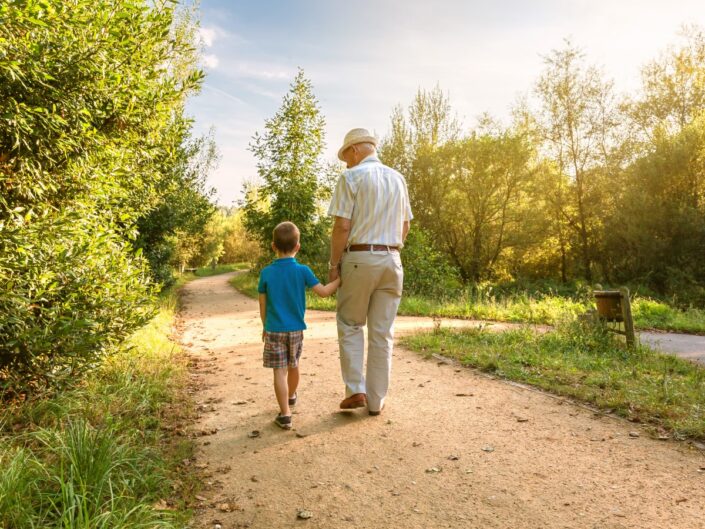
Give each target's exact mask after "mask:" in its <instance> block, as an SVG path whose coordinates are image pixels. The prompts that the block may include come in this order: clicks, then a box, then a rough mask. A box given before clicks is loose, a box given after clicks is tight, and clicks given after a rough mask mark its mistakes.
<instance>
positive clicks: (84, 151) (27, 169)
mask: <svg viewBox="0 0 705 529" xmlns="http://www.w3.org/2000/svg"><path fill="white" fill-rule="evenodd" d="M0 20H1V21H2V22H1V23H0V108H2V109H3V110H2V112H1V113H0V390H2V389H10V388H11V389H14V390H18V389H21V388H23V387H24V388H26V387H27V385H28V384H30V383H35V384H39V383H44V384H50V383H58V382H59V381H66V380H69V381H77V380H78V378H77V377H76V376H75V375H77V374H78V373H80V371H81V370H83V369H86V368H89V367H91V366H93V365H95V364H96V363H97V362H98V361H99V359H100V357H101V355H103V354H106V353H107V352H109V351H111V350H114V347H115V346H116V345H117V344H119V343H120V342H121V341H122V340H123V339H124V338H125V337H126V336H128V335H129V334H130V333H131V332H133V331H134V330H135V329H136V328H137V327H138V326H140V325H142V324H143V323H144V321H145V319H146V318H147V317H148V316H149V314H150V312H151V307H152V305H151V302H152V299H153V298H152V287H151V286H150V283H149V279H148V269H147V266H146V265H147V263H146V261H145V259H144V257H143V256H142V252H141V251H140V249H137V250H136V249H135V248H134V245H133V242H134V241H135V237H136V236H137V228H138V225H139V220H140V219H141V218H144V217H145V216H146V215H149V214H150V212H152V211H154V210H155V209H156V208H159V207H162V206H164V200H171V198H170V197H169V193H170V192H171V189H172V188H173V186H171V185H170V184H169V183H168V182H171V183H173V182H174V178H172V177H174V176H175V175H182V176H183V173H180V172H179V171H180V169H179V164H182V162H183V156H181V155H179V150H180V149H182V147H183V144H184V142H185V141H186V140H187V138H188V136H189V131H190V123H189V122H188V120H186V119H185V118H184V113H183V112H184V105H185V100H186V98H187V97H188V96H189V95H190V94H192V93H194V92H195V91H196V90H197V89H198V88H199V85H200V82H201V79H202V72H201V71H200V70H199V69H198V67H197V59H198V50H196V48H195V47H194V44H193V42H194V40H193V39H192V35H193V33H194V31H195V24H196V22H195V21H194V20H193V18H192V16H191V15H190V14H189V12H187V11H185V10H182V9H181V8H179V7H178V6H177V5H175V3H174V2H170V1H164V0H158V1H156V2H152V1H147V0H144V1H142V0H134V1H130V2H124V1H120V0H97V1H88V0H74V1H71V2H63V1H60V0H42V1H39V2H26V1H22V0H9V1H6V2H2V3H0ZM175 164H176V165H175ZM179 178H180V177H178V176H177V177H176V178H175V179H176V180H179ZM181 181H182V183H183V179H182V180H181ZM147 247H148V246H147V245H145V246H144V248H145V249H146V248H147ZM149 251H150V252H152V253H158V251H156V250H154V248H153V247H149Z"/></svg>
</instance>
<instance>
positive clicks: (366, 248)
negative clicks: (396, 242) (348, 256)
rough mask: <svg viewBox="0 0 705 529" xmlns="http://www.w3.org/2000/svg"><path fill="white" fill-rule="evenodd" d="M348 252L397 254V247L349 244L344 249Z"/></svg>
mask: <svg viewBox="0 0 705 529" xmlns="http://www.w3.org/2000/svg"><path fill="white" fill-rule="evenodd" d="M346 251H348V252H372V251H374V252H385V251H386V252H398V251H399V247H397V246H387V245H386V244H351V245H350V246H348V247H347V248H346Z"/></svg>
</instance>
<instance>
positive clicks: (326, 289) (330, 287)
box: [311, 277, 340, 298]
mask: <svg viewBox="0 0 705 529" xmlns="http://www.w3.org/2000/svg"><path fill="white" fill-rule="evenodd" d="M339 286H340V278H339V277H338V278H336V279H334V280H333V281H331V282H330V283H328V284H327V285H322V284H321V283H318V284H317V285H315V286H314V287H313V288H312V289H311V290H313V291H314V292H315V293H316V294H318V296H319V297H322V298H327V297H328V296H330V295H331V294H332V293H333V292H335V291H336V290H338V287H339Z"/></svg>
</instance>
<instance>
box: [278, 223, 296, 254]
mask: <svg viewBox="0 0 705 529" xmlns="http://www.w3.org/2000/svg"><path fill="white" fill-rule="evenodd" d="M299 237H300V234H299V228H297V227H296V224H294V223H293V222H280V223H279V224H277V227H276V228H274V231H273V232H272V241H273V242H274V246H275V247H276V249H277V250H279V251H280V252H282V253H291V252H292V251H293V250H294V248H296V245H297V244H299Z"/></svg>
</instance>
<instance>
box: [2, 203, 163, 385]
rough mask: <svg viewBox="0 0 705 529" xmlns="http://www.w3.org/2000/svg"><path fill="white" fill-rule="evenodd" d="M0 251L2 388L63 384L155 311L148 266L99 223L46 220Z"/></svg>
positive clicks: (21, 229) (15, 235)
mask: <svg viewBox="0 0 705 529" xmlns="http://www.w3.org/2000/svg"><path fill="white" fill-rule="evenodd" d="M0 249H1V250H2V251H0V389H6V390H7V389H10V388H13V387H20V386H23V385H24V384H25V383H27V382H30V381H34V382H35V383H37V382H39V381H40V380H41V381H42V382H43V383H44V384H47V383H49V384H56V383H61V382H65V381H66V380H68V379H70V378H73V377H75V376H76V375H78V374H79V373H80V372H81V371H82V370H83V369H85V368H87V367H90V366H92V365H94V364H95V363H96V362H97V361H98V359H99V358H100V356H101V355H102V354H103V353H105V352H106V351H107V350H109V349H110V347H111V346H114V345H116V344H117V343H119V342H120V341H122V340H123V339H124V338H125V337H127V336H128V335H129V334H130V333H131V332H132V331H133V330H134V329H135V328H136V327H137V326H139V325H141V324H143V323H144V322H145V321H146V320H147V319H148V317H149V316H150V314H151V309H150V308H149V302H150V301H151V292H150V288H149V287H148V285H147V283H146V280H145V277H144V275H145V269H144V266H143V264H142V263H141V261H140V260H139V259H136V258H133V257H131V256H130V253H129V247H128V246H127V244H126V243H125V242H124V241H123V239H122V238H121V237H120V236H118V235H117V234H116V233H115V232H114V231H113V230H111V229H108V228H105V227H103V226H102V225H101V221H100V219H96V218H95V217H93V216H90V215H81V214H79V213H78V212H75V213H65V214H63V215H45V216H43V217H41V218H36V219H34V221H33V222H31V223H27V224H25V225H15V226H13V227H12V228H11V229H6V230H4V232H3V239H2V242H1V243H0Z"/></svg>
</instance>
